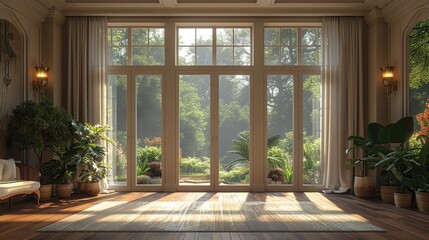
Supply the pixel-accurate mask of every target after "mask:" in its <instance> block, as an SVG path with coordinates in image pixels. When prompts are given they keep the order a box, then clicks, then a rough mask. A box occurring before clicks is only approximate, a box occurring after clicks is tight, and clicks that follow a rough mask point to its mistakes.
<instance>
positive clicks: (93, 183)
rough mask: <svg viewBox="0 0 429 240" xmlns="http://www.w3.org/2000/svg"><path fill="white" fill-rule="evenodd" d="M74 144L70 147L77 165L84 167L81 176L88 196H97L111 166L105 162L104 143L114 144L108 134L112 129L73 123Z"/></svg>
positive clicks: (105, 126)
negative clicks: (101, 182)
mask: <svg viewBox="0 0 429 240" xmlns="http://www.w3.org/2000/svg"><path fill="white" fill-rule="evenodd" d="M72 126H73V129H74V142H73V144H72V145H71V146H70V149H72V152H73V153H74V157H75V159H76V163H77V164H78V165H80V166H81V167H82V172H81V173H80V174H79V178H80V181H81V182H82V183H81V184H83V187H82V188H81V189H84V191H85V193H86V194H87V195H91V196H94V195H97V194H98V193H99V192H100V184H99V182H100V181H101V180H103V179H104V178H106V177H107V175H108V170H109V169H110V166H109V165H108V164H107V163H105V162H104V157H105V147H104V145H103V144H102V141H105V142H106V143H111V144H113V140H111V139H110V138H108V137H107V135H106V133H107V132H108V131H109V130H110V129H111V128H110V127H109V126H107V125H104V126H103V125H91V124H89V123H81V122H78V121H73V122H72Z"/></svg>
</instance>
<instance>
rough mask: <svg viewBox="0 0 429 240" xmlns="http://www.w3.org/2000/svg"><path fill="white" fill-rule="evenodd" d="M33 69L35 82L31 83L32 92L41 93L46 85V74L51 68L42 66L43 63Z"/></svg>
mask: <svg viewBox="0 0 429 240" xmlns="http://www.w3.org/2000/svg"><path fill="white" fill-rule="evenodd" d="M35 68H36V80H34V81H33V90H34V91H42V90H43V88H44V87H45V86H46V84H48V72H49V70H51V68H50V67H45V66H43V63H42V64H40V65H39V66H36V67H35Z"/></svg>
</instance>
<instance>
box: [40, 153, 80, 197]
mask: <svg viewBox="0 0 429 240" xmlns="http://www.w3.org/2000/svg"><path fill="white" fill-rule="evenodd" d="M54 153H55V155H56V156H58V158H59V159H51V160H49V161H47V162H45V163H43V166H42V168H43V169H44V171H45V172H49V173H52V174H53V175H52V178H53V182H54V183H56V190H57V194H58V196H59V197H61V198H67V197H70V196H71V194H72V191H73V183H72V179H73V178H74V176H75V175H76V170H77V165H76V158H75V156H74V153H73V151H72V150H70V148H68V147H61V148H60V147H57V148H55V149H54Z"/></svg>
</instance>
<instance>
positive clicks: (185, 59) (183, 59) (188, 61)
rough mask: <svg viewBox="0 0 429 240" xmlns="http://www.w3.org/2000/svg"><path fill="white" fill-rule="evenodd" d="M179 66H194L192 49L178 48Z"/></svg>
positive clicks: (193, 50) (193, 49)
mask: <svg viewBox="0 0 429 240" xmlns="http://www.w3.org/2000/svg"><path fill="white" fill-rule="evenodd" d="M179 65H195V48H194V47H179Z"/></svg>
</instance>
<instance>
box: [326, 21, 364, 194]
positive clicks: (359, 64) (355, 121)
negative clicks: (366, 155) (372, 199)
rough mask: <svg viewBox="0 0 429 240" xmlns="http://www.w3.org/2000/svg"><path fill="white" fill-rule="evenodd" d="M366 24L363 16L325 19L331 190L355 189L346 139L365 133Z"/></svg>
mask: <svg viewBox="0 0 429 240" xmlns="http://www.w3.org/2000/svg"><path fill="white" fill-rule="evenodd" d="M363 25H364V22H363V19H362V18H361V17H324V18H323V20H322V46H323V47H322V48H323V49H322V51H323V54H322V55H323V60H322V89H323V94H322V95H323V108H324V109H323V120H322V122H323V128H324V129H323V132H324V136H323V139H322V155H323V159H324V161H323V170H324V184H325V187H327V188H329V189H340V190H347V189H349V188H351V187H352V176H353V174H352V169H347V168H346V164H347V161H346V159H347V156H346V153H345V150H346V148H347V147H348V146H349V143H348V141H347V137H348V136H350V135H361V136H363V134H364V116H363V104H364V102H363Z"/></svg>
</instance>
